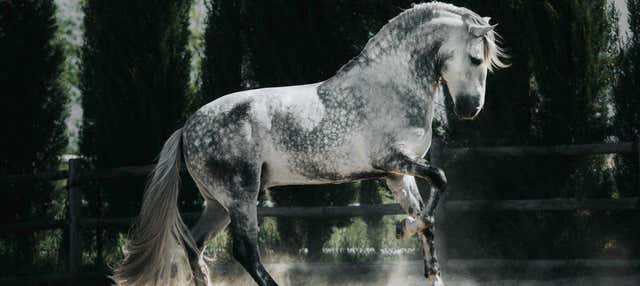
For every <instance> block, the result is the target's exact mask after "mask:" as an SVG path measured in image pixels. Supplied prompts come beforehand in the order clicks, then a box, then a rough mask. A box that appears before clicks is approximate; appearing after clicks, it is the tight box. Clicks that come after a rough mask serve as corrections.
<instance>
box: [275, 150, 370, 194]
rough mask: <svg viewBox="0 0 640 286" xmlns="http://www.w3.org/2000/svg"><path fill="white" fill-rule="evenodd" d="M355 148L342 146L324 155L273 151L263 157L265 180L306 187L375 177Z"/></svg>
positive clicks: (360, 153)
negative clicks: (306, 185) (307, 185)
mask: <svg viewBox="0 0 640 286" xmlns="http://www.w3.org/2000/svg"><path fill="white" fill-rule="evenodd" d="M362 147H364V146H362ZM353 149H354V148H348V147H343V148H336V149H333V150H328V151H324V152H313V150H310V151H309V152H287V151H281V150H271V152H269V155H267V156H265V158H264V159H265V160H264V162H265V164H266V169H265V172H266V174H265V178H266V179H267V180H268V182H269V184H271V185H297V184H302V185H305V184H328V183H341V182H349V181H354V180H358V179H363V178H365V177H369V176H375V174H374V170H373V169H372V167H371V163H370V161H369V158H368V156H366V154H365V152H362V150H353Z"/></svg>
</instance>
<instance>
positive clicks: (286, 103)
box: [113, 2, 505, 285]
mask: <svg viewBox="0 0 640 286" xmlns="http://www.w3.org/2000/svg"><path fill="white" fill-rule="evenodd" d="M494 27H495V26H492V25H490V24H489V18H482V17H480V16H478V15H477V14H476V13H474V12H472V11H470V10H468V9H466V8H461V7H456V6H453V5H450V4H444V3H438V2H432V3H426V4H418V5H414V6H413V7H412V8H411V9H408V10H406V11H404V12H403V13H401V14H400V15H398V16H397V17H395V18H393V19H392V20H391V21H389V23H388V24H386V25H385V26H384V27H383V28H382V29H381V30H380V31H379V32H378V33H377V34H376V35H375V36H374V37H373V38H371V39H370V40H369V42H368V43H367V45H366V47H365V48H364V50H363V51H362V52H361V53H360V55H358V56H357V57H355V58H354V59H352V60H351V61H350V62H349V63H347V64H346V65H345V66H343V67H342V68H341V69H340V70H339V71H338V72H337V73H336V75H335V76H333V77H332V78H330V79H328V80H326V81H323V82H320V83H315V84H309V85H300V86H287V87H277V88H263V89H256V90H249V91H243V92H237V93H233V94H229V95H226V96H224V97H221V98H219V99H217V100H215V101H213V102H211V103H209V104H207V105H205V106H203V107H202V108H200V109H199V110H198V111H197V112H196V113H195V114H193V116H191V118H190V119H189V120H188V121H187V122H186V124H185V125H184V127H182V128H181V129H179V130H178V131H176V132H175V133H174V134H173V135H172V136H171V137H170V138H169V139H168V140H167V142H166V143H165V145H164V147H163V148H162V152H161V153H160V156H159V160H158V164H157V166H156V168H155V170H154V171H153V174H152V177H151V179H150V181H149V184H148V186H147V190H146V193H145V196H144V201H143V205H142V210H141V212H140V217H139V219H138V222H137V224H136V227H135V228H134V230H133V232H132V233H131V236H130V241H129V242H128V245H127V247H126V250H125V259H124V261H123V262H122V264H121V265H120V266H119V267H118V268H117V269H115V273H114V277H113V278H114V280H115V281H116V283H118V284H120V285H170V284H174V285H176V284H184V282H176V281H178V279H186V281H188V283H193V284H196V285H208V284H209V279H208V273H207V272H208V270H207V267H206V266H205V265H204V262H203V259H202V253H203V248H204V245H205V243H206V242H207V240H208V239H209V238H211V237H213V236H214V235H215V234H216V233H218V232H220V231H221V230H222V229H224V228H225V227H226V226H227V225H230V230H231V237H232V239H233V256H234V258H235V259H236V260H237V261H238V262H239V263H240V264H241V265H242V266H243V267H244V268H245V269H246V271H247V272H248V273H249V274H250V275H251V276H252V277H253V279H254V280H255V281H256V283H257V284H259V285H277V284H276V282H275V281H274V280H273V278H272V277H271V276H270V275H269V273H267V271H266V270H265V268H264V266H263V265H262V263H261V262H260V254H259V250H258V244H257V236H258V219H257V215H256V202H257V198H258V192H259V191H260V190H261V189H268V188H270V187H273V186H282V185H302V184H335V183H344V182H352V181H357V180H364V179H373V178H379V179H383V180H385V181H386V184H387V186H388V188H389V189H390V190H391V191H392V192H393V194H394V196H395V198H396V200H397V201H398V203H400V204H401V205H402V207H403V208H404V210H405V211H406V212H407V213H408V214H409V215H410V217H408V218H407V219H405V220H404V221H403V222H401V223H400V224H399V228H398V231H399V236H403V237H404V236H410V235H413V234H416V233H417V234H418V235H419V236H420V237H421V239H422V241H423V247H424V250H425V251H424V252H425V272H426V273H425V276H426V277H427V279H428V280H429V282H428V283H429V284H430V285H442V280H441V278H440V272H439V269H438V263H437V261H436V256H435V252H434V248H433V247H434V245H433V241H434V239H433V233H432V230H433V215H434V210H435V207H436V206H437V202H438V198H439V196H440V193H442V191H444V189H445V187H446V178H445V176H444V173H443V172H442V170H440V169H439V168H437V167H434V166H432V165H430V164H429V163H427V162H426V161H424V160H423V159H422V158H423V157H424V155H425V154H426V152H427V151H428V150H429V147H430V144H431V132H432V131H431V121H432V117H433V113H434V103H433V101H434V96H435V95H436V94H437V93H439V92H444V93H448V94H450V96H451V97H452V99H453V102H454V104H455V112H456V113H457V114H458V116H459V117H461V118H463V119H472V118H474V117H475V116H476V115H477V114H478V112H479V111H480V109H481V108H482V106H483V104H484V94H485V81H486V76H487V71H488V70H491V69H492V68H494V67H503V66H505V65H504V64H503V63H502V62H501V60H500V57H502V56H503V54H502V51H501V49H500V47H499V46H498V45H497V44H496V42H495V33H494V32H493V29H494ZM183 159H184V162H185V164H186V167H187V170H188V172H189V174H190V175H191V177H192V178H193V179H194V181H195V182H196V184H197V186H198V188H199V190H200V193H201V194H202V196H203V197H204V199H205V201H206V203H205V208H204V211H203V213H202V215H201V217H200V219H199V221H198V222H197V223H196V224H195V226H194V227H193V228H192V229H191V230H190V231H189V230H188V228H187V227H186V226H185V224H184V223H183V221H182V219H181V218H180V216H179V213H178V208H177V199H178V191H179V184H180V183H179V173H180V171H179V170H180V166H179V165H180V163H181V162H182V160H183ZM414 177H419V178H423V179H426V180H428V181H430V182H431V184H432V186H433V188H432V191H431V195H430V198H429V200H428V201H427V203H426V204H425V203H423V201H422V198H421V197H420V193H419V192H418V188H417V186H416V182H415V179H414ZM185 251H186V255H184V253H185ZM187 265H189V266H190V267H189V266H187Z"/></svg>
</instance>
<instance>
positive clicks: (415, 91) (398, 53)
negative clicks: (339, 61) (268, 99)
mask: <svg viewBox="0 0 640 286" xmlns="http://www.w3.org/2000/svg"><path fill="white" fill-rule="evenodd" d="M429 39H430V41H423V42H419V41H414V42H413V43H411V42H408V43H403V44H402V45H398V48H397V49H395V50H391V51H386V52H384V53H379V54H378V56H376V57H372V56H371V54H376V53H370V52H369V53H368V52H367V51H366V50H365V51H363V52H362V53H361V54H360V55H359V56H357V57H355V58H353V59H352V60H351V61H349V63H347V64H346V65H345V66H343V67H342V68H341V69H340V70H339V71H338V72H337V73H336V75H334V76H333V77H331V78H330V79H328V80H327V81H325V82H324V83H323V84H322V85H321V86H320V88H321V89H323V90H344V89H358V86H359V85H368V86H371V87H373V88H375V86H390V85H392V86H394V88H395V89H396V90H398V91H401V92H404V93H405V94H406V95H407V96H420V97H423V98H425V99H426V100H428V101H431V99H432V98H433V96H434V95H435V92H437V89H438V86H439V80H440V69H441V66H440V63H441V59H440V58H439V50H440V47H441V46H442V42H443V41H444V40H443V39H441V38H439V37H438V36H437V35H432V36H431V37H429ZM379 96H386V95H384V94H380V95H379Z"/></svg>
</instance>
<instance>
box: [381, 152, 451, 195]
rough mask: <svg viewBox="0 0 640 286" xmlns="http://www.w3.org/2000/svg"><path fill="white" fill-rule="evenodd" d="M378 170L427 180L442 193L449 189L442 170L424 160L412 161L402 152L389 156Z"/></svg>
mask: <svg viewBox="0 0 640 286" xmlns="http://www.w3.org/2000/svg"><path fill="white" fill-rule="evenodd" d="M376 168H377V169H380V170H383V171H386V172H389V173H393V174H397V175H408V176H415V177H418V178H422V179H425V180H427V181H429V182H430V183H431V184H432V185H433V186H434V187H436V188H437V189H439V190H440V191H445V190H446V188H447V177H446V176H445V175H444V172H443V171H442V169H440V168H438V167H436V166H433V165H431V164H429V163H428V162H427V161H426V160H424V159H422V158H420V159H412V158H410V157H409V156H407V155H405V154H403V153H401V152H396V153H393V154H391V155H389V156H387V158H385V159H384V160H382V162H381V163H379V164H378V165H377V166H376Z"/></svg>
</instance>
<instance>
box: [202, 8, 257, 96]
mask: <svg viewBox="0 0 640 286" xmlns="http://www.w3.org/2000/svg"><path fill="white" fill-rule="evenodd" d="M207 4H208V5H207V12H208V13H207V25H206V28H205V34H204V38H205V42H204V46H205V48H204V59H203V61H202V67H201V69H202V94H201V103H203V104H204V103H207V102H210V101H213V100H214V99H216V98H218V97H221V96H223V95H225V94H229V93H232V92H236V91H239V90H240V89H242V85H241V83H242V74H241V70H242V61H243V55H245V50H246V49H245V47H244V46H245V45H244V44H243V42H242V33H243V31H244V30H243V29H244V26H245V25H243V24H244V23H243V22H242V18H243V17H241V5H240V4H241V1H238V0H223V1H215V0H210V1H209V2H207Z"/></svg>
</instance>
